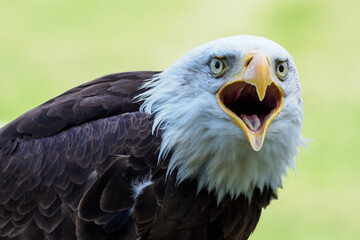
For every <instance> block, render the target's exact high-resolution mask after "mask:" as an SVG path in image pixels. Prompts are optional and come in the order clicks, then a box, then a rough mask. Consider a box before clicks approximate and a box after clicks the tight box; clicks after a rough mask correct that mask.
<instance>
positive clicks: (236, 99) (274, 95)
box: [219, 82, 282, 132]
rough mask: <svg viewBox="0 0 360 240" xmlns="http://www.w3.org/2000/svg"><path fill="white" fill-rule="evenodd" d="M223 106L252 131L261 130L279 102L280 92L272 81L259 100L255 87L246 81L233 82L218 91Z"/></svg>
mask: <svg viewBox="0 0 360 240" xmlns="http://www.w3.org/2000/svg"><path fill="white" fill-rule="evenodd" d="M219 99H220V100H221V101H222V103H223V104H224V106H225V107H226V108H227V109H229V110H230V111H231V112H233V113H234V114H235V115H236V116H237V117H238V118H240V119H241V120H242V121H243V122H244V123H245V124H246V126H247V127H248V129H249V130H251V131H253V132H258V131H261V130H263V128H264V127H265V123H266V122H267V121H268V120H269V118H270V117H271V116H273V115H274V114H273V113H274V112H275V111H276V110H277V109H278V108H279V106H280V104H281V99H282V94H281V92H280V91H279V88H278V87H276V86H275V85H274V84H273V83H272V84H271V85H270V86H268V87H267V89H266V94H265V98H264V99H263V100H262V101H260V100H259V97H258V94H257V92H256V87H255V86H253V85H251V84H248V83H246V82H234V83H232V84H229V85H227V86H226V87H224V88H223V89H222V91H221V92H220V93H219Z"/></svg>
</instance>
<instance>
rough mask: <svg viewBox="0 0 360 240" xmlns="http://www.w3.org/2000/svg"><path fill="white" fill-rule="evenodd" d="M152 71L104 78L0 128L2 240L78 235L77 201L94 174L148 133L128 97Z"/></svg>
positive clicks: (147, 125)
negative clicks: (8, 238) (76, 228)
mask: <svg viewBox="0 0 360 240" xmlns="http://www.w3.org/2000/svg"><path fill="white" fill-rule="evenodd" d="M154 74H156V72H132V73H122V74H112V75H108V76H105V77H102V78H100V79H97V80H94V81H92V82H90V83H86V84H83V85H81V86H79V87H77V88H74V89H72V90H70V91H68V92H66V93H64V94H62V95H60V96H59V97H57V98H54V99H52V100H50V101H48V102H46V103H44V104H43V105H41V106H39V107H37V108H35V109H33V110H31V111H29V112H27V113H25V114H24V115H22V116H21V117H19V118H18V119H16V120H14V121H13V122H11V123H10V124H8V125H7V126H5V127H4V128H2V129H1V130H0V204H1V205H0V226H2V227H1V229H0V237H15V236H17V235H18V236H20V235H21V237H22V238H24V239H41V238H44V237H45V238H47V239H61V238H59V236H62V238H63V239H71V238H74V237H75V235H74V233H75V230H74V229H75V225H74V222H76V221H77V218H78V216H77V209H78V203H79V201H80V198H81V197H82V196H83V194H84V192H85V190H86V189H87V188H88V187H89V186H91V185H92V184H93V183H94V181H95V180H96V175H95V174H92V173H93V172H94V171H95V170H96V171H98V174H102V173H103V172H105V171H106V169H108V168H109V166H110V165H111V164H112V163H113V162H114V161H116V160H118V159H117V156H118V155H132V152H137V151H138V149H135V148H134V147H133V142H134V141H138V142H141V141H142V139H145V138H146V137H147V136H148V135H151V127H152V119H151V118H150V117H149V116H148V115H147V114H145V113H140V112H137V111H138V108H139V103H133V102H132V101H131V100H132V99H133V98H134V96H136V95H137V94H139V90H138V89H139V87H140V86H141V84H142V83H143V81H144V79H148V78H151V77H152V76H153V75H154ZM126 112H128V113H126ZM122 113H124V114H122ZM149 141H150V142H151V138H150V140H149V138H148V139H146V141H144V142H149ZM150 145H151V144H150ZM144 149H145V150H146V151H148V150H149V146H147V145H146V144H145V143H144ZM113 185H115V184H113ZM71 229H73V231H72V233H69V232H68V231H71ZM40 236H41V237H40ZM64 236H67V237H66V238H65V237H64Z"/></svg>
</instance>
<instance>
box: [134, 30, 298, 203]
mask: <svg viewBox="0 0 360 240" xmlns="http://www.w3.org/2000/svg"><path fill="white" fill-rule="evenodd" d="M143 87H144V88H145V89H146V91H145V92H144V93H143V94H141V95H140V98H141V99H142V100H143V101H144V102H143V105H142V110H143V111H145V112H147V113H150V114H153V115H154V128H153V129H154V131H157V130H160V131H161V132H162V143H161V149H160V155H159V161H161V160H162V159H164V158H165V157H167V156H168V155H169V153H171V155H170V156H169V157H170V162H169V168H168V174H171V173H172V172H173V171H174V170H175V169H177V181H178V182H179V183H180V182H182V181H183V180H184V179H196V180H197V181H198V190H201V189H203V188H206V189H208V190H209V191H215V192H216V196H217V198H218V201H220V200H221V199H222V198H223V197H224V196H225V195H226V194H230V196H231V197H233V198H236V197H237V196H239V195H240V194H244V195H245V196H247V197H248V198H251V194H252V192H253V190H254V188H255V187H258V188H260V190H261V189H263V188H264V187H265V186H269V187H271V188H272V189H273V190H276V188H278V187H281V186H282V176H284V175H286V172H287V169H288V167H292V168H294V158H295V156H296V154H297V148H298V146H299V145H301V144H304V141H303V139H302V137H301V134H300V131H301V126H302V119H303V111H302V100H301V89H300V83H299V76H298V73H297V70H296V67H295V63H294V61H293V59H292V57H291V56H290V54H289V53H288V52H287V51H286V50H285V49H284V48H283V47H281V46H280V45H278V44H277V43H275V42H273V41H270V40H268V39H266V38H263V37H257V36H233V37H228V38H223V39H218V40H215V41H212V42H209V43H206V44H204V45H202V46H200V47H198V48H195V49H193V50H191V51H190V52H188V53H186V54H185V55H184V56H183V57H181V58H180V59H178V60H177V61H176V62H175V63H174V64H172V65H171V66H170V67H169V68H168V69H166V70H165V71H164V72H162V73H160V74H158V75H156V76H155V77H154V78H152V79H150V80H149V81H148V82H146V83H145V85H144V86H143Z"/></svg>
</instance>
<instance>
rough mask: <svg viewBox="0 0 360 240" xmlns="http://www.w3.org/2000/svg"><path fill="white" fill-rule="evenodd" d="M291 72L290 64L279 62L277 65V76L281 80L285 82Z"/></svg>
mask: <svg viewBox="0 0 360 240" xmlns="http://www.w3.org/2000/svg"><path fill="white" fill-rule="evenodd" d="M288 71H289V67H288V63H287V61H279V62H278V63H277V64H276V74H277V75H278V77H279V78H280V79H281V80H284V79H285V77H286V75H287V73H288Z"/></svg>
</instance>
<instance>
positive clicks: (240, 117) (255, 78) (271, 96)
mask: <svg viewBox="0 0 360 240" xmlns="http://www.w3.org/2000/svg"><path fill="white" fill-rule="evenodd" d="M216 98H217V102H218V104H219V105H220V107H221V108H222V109H223V110H224V111H225V112H226V113H227V114H228V115H229V116H230V117H231V118H232V121H233V122H234V123H235V124H236V125H237V126H238V127H240V129H241V130H242V131H243V132H244V133H245V135H246V137H247V139H248V140H249V142H250V145H251V146H252V148H253V149H254V150H255V151H259V150H260V149H261V147H262V146H263V143H264V140H265V135H266V131H267V128H268V127H269V125H270V123H271V122H272V120H273V119H274V118H275V117H276V116H277V115H278V114H279V113H280V112H281V109H282V106H283V102H284V97H283V94H282V91H281V89H280V87H279V86H278V85H277V84H276V82H275V81H274V77H272V75H271V71H270V61H269V59H268V57H267V56H266V55H265V53H264V52H262V51H260V50H256V51H251V52H249V53H248V54H247V55H246V56H245V57H244V68H243V71H242V73H241V74H235V75H234V76H233V78H232V79H231V80H230V81H229V82H228V83H226V84H225V85H224V86H223V87H222V88H221V89H220V90H219V92H218V93H217V95H216Z"/></svg>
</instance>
